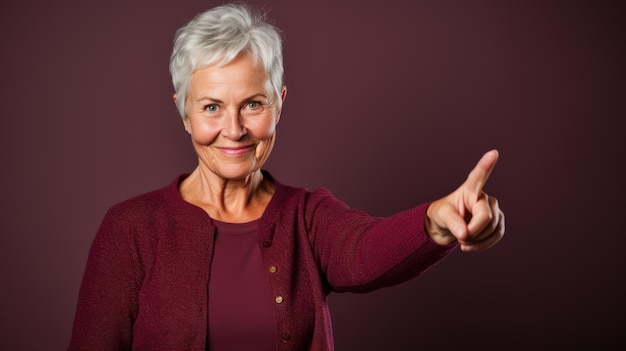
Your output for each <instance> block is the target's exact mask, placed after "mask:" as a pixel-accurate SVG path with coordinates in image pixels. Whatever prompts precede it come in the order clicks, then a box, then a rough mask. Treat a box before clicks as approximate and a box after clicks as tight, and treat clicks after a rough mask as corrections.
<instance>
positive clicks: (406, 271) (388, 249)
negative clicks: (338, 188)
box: [307, 190, 456, 292]
mask: <svg viewBox="0 0 626 351" xmlns="http://www.w3.org/2000/svg"><path fill="white" fill-rule="evenodd" d="M308 202H309V206H308V208H309V211H307V212H308V214H307V216H308V218H307V221H308V223H309V224H308V227H309V229H308V231H309V233H310V239H311V243H312V246H313V249H314V251H315V255H316V258H317V260H318V262H319V264H320V269H321V271H322V272H323V274H324V276H325V280H326V281H327V283H328V284H329V285H330V288H331V289H332V290H334V291H340V292H343V291H351V292H367V291H371V290H375V289H378V288H382V287H385V286H391V285H395V284H399V283H402V282H404V281H406V280H409V279H411V278H413V277H416V276H418V275H419V274H421V273H422V272H424V271H425V270H426V269H428V268H429V267H430V266H432V265H433V264H435V263H436V262H438V261H439V260H441V259H442V258H443V257H445V256H447V255H448V254H449V253H450V252H452V250H453V249H454V248H455V247H456V243H454V242H453V243H451V244H448V245H440V244H437V243H436V242H434V241H433V240H431V239H430V238H429V236H428V235H427V234H426V231H425V229H424V217H425V212H426V208H427V207H428V204H423V205H420V206H417V207H415V208H413V209H410V210H406V211H403V212H400V213H398V214H396V215H393V216H391V217H389V218H379V217H372V216H369V215H368V214H366V213H364V212H362V211H360V210H357V209H353V208H350V207H348V206H347V205H346V204H344V203H342V202H341V201H339V200H337V199H336V198H334V197H333V196H332V195H331V194H330V192H328V191H327V190H318V191H316V192H314V193H312V194H311V198H310V199H309V201H308Z"/></svg>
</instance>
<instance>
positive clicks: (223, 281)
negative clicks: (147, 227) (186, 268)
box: [208, 220, 276, 351]
mask: <svg viewBox="0 0 626 351" xmlns="http://www.w3.org/2000/svg"><path fill="white" fill-rule="evenodd" d="M213 224H214V225H215V227H216V228H217V231H216V233H215V244H214V246H213V260H211V271H210V276H209V336H208V345H209V350H211V351H239V350H241V351H248V350H255V351H275V350H276V321H275V320H274V309H273V307H272V296H271V295H270V290H269V286H268V284H267V280H266V275H267V273H266V272H265V269H264V267H263V261H262V259H261V249H260V248H259V244H258V242H257V236H256V233H257V226H258V221H254V222H249V223H224V222H220V221H215V220H214V221H213Z"/></svg>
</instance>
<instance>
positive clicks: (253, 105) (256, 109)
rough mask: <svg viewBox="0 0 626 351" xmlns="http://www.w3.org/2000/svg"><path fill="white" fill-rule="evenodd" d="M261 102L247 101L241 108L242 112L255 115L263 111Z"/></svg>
mask: <svg viewBox="0 0 626 351" xmlns="http://www.w3.org/2000/svg"><path fill="white" fill-rule="evenodd" d="M263 109H264V107H263V104H262V103H260V102H258V101H250V102H247V103H246V104H245V105H244V106H243V109H242V111H241V112H242V113H246V114H251V115H256V114H259V113H261V112H263Z"/></svg>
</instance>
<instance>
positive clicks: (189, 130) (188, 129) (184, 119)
mask: <svg viewBox="0 0 626 351" xmlns="http://www.w3.org/2000/svg"><path fill="white" fill-rule="evenodd" d="M172 99H174V105H176V107H178V97H177V96H176V94H174V95H173V96H172ZM183 126H184V127H185V130H186V131H187V133H189V134H191V125H190V123H189V118H187V117H184V118H183Z"/></svg>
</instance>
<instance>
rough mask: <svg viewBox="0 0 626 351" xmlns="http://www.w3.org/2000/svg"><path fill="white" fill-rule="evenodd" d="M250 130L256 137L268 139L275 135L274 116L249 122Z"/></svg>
mask: <svg viewBox="0 0 626 351" xmlns="http://www.w3.org/2000/svg"><path fill="white" fill-rule="evenodd" d="M248 130H249V131H250V133H252V134H253V135H254V137H255V138H256V139H258V140H266V139H270V138H272V137H273V135H274V132H275V131H276V123H275V122H274V119H273V118H265V119H262V120H258V121H254V122H252V123H250V124H248Z"/></svg>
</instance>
